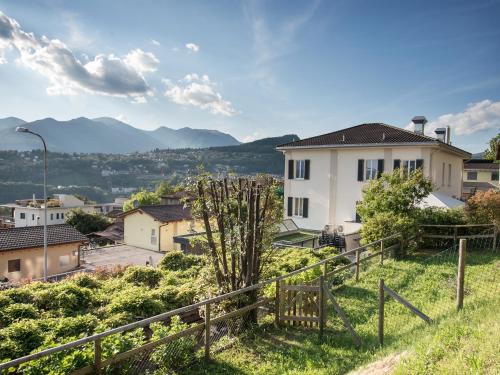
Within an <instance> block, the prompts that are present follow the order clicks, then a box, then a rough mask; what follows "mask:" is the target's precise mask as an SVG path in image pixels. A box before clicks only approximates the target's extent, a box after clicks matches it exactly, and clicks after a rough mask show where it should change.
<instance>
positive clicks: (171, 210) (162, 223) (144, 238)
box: [121, 204, 203, 251]
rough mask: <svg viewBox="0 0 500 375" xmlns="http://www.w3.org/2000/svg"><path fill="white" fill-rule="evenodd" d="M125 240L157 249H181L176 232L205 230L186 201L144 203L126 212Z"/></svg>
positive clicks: (132, 244) (150, 248) (135, 244)
mask: <svg viewBox="0 0 500 375" xmlns="http://www.w3.org/2000/svg"><path fill="white" fill-rule="evenodd" d="M121 217H123V222H124V226H123V229H124V230H123V234H124V236H123V242H124V243H125V244H126V245H131V246H136V247H140V248H143V249H149V250H155V251H171V250H180V249H181V248H180V245H179V244H176V243H174V236H179V235H184V234H190V233H196V232H200V231H202V230H203V229H202V228H203V227H202V225H201V223H199V222H197V221H195V220H194V219H193V218H192V216H191V210H190V209H189V208H188V207H184V206H183V205H179V204H178V205H170V204H168V205H155V206H141V207H138V208H136V209H133V210H130V211H127V212H124V213H123V214H122V215H121Z"/></svg>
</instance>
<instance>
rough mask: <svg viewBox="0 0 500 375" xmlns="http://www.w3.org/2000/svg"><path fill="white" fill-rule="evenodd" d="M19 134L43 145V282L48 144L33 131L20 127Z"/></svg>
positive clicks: (45, 274)
mask: <svg viewBox="0 0 500 375" xmlns="http://www.w3.org/2000/svg"><path fill="white" fill-rule="evenodd" d="M16 132H18V133H30V134H33V135H35V136H37V137H38V138H40V139H41V140H42V143H43V215H44V220H43V280H44V281H47V276H48V275H47V257H48V254H47V144H46V143H45V139H43V137H42V136H41V135H40V134H37V133H34V132H32V131H31V130H29V129H27V128H24V127H22V126H18V127H17V128H16Z"/></svg>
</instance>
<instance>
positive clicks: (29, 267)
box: [0, 242, 80, 281]
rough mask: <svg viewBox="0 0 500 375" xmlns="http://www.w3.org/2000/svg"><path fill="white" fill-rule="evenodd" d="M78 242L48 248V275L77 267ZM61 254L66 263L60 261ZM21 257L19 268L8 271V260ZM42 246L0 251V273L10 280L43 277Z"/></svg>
mask: <svg viewBox="0 0 500 375" xmlns="http://www.w3.org/2000/svg"><path fill="white" fill-rule="evenodd" d="M79 246H80V243H79V242H78V243H70V244H63V245H57V246H49V248H48V262H47V263H48V265H47V271H48V275H49V276H50V275H56V274H59V273H63V272H68V271H71V270H73V269H75V268H76V267H78V247H79ZM61 256H66V259H67V260H68V263H67V264H66V265H63V264H61V263H60V261H61V259H60V258H61ZM13 259H21V270H20V271H18V272H8V261H9V260H13ZM43 260H44V257H43V247H38V248H29V249H21V250H12V251H1V252H0V274H1V275H2V276H5V277H7V278H8V279H9V280H10V281H20V280H24V279H38V278H42V277H43Z"/></svg>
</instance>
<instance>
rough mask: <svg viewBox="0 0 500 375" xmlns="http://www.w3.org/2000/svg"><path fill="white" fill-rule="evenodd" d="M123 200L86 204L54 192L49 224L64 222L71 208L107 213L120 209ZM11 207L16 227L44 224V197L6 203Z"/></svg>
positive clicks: (48, 209)
mask: <svg viewBox="0 0 500 375" xmlns="http://www.w3.org/2000/svg"><path fill="white" fill-rule="evenodd" d="M122 205H123V202H122V201H115V202H114V203H108V204H106V203H105V204H99V205H93V204H85V202H84V201H82V200H81V199H78V198H77V197H75V196H74V195H70V194H54V195H53V197H52V198H50V199H49V200H48V202H47V225H55V224H64V223H65V222H66V217H67V215H68V213H69V212H70V211H71V210H74V209H81V210H83V211H85V212H87V213H102V214H107V213H109V212H111V211H112V210H114V209H120V210H121V206H122ZM2 207H7V208H10V209H11V211H12V218H13V219H14V223H15V227H31V226H37V225H43V224H44V221H45V220H44V218H45V216H44V202H43V199H36V198H35V197H33V199H22V200H18V201H16V203H9V204H4V205H2Z"/></svg>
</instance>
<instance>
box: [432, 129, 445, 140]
mask: <svg viewBox="0 0 500 375" xmlns="http://www.w3.org/2000/svg"><path fill="white" fill-rule="evenodd" d="M434 133H436V138H437V139H438V141H441V142H443V143H446V128H437V129H436V130H434Z"/></svg>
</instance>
